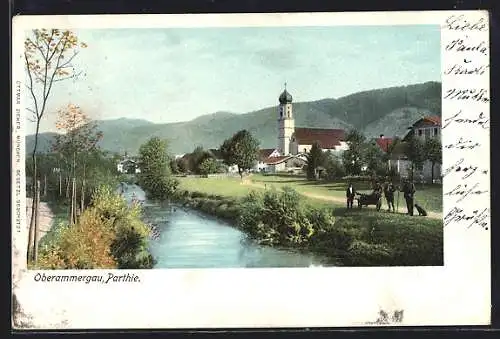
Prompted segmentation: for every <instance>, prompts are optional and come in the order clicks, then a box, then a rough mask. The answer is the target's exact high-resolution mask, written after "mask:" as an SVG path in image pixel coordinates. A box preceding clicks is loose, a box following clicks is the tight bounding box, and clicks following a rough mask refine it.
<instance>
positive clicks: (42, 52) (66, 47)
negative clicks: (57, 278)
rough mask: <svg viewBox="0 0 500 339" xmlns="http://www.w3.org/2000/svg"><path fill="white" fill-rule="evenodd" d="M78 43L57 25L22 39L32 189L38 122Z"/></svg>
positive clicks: (31, 253) (68, 72) (68, 74)
mask: <svg viewBox="0 0 500 339" xmlns="http://www.w3.org/2000/svg"><path fill="white" fill-rule="evenodd" d="M80 47H81V48H85V47H87V45H86V44H85V43H80V42H79V41H78V38H77V36H76V35H75V34H74V33H73V32H71V31H68V30H66V31H61V30H59V29H51V30H46V29H35V30H32V31H30V32H29V33H28V34H27V36H26V39H25V41H24V60H25V65H24V66H25V70H26V73H27V77H28V79H27V81H26V82H25V83H26V87H27V88H28V93H29V96H30V99H31V107H26V109H27V110H28V111H29V112H30V113H31V117H29V118H28V120H30V121H31V122H34V123H35V124H36V127H35V140H34V145H33V150H32V154H31V158H32V160H33V162H32V174H33V176H32V178H33V184H32V190H33V192H34V191H35V183H36V182H37V181H36V178H37V177H38V171H37V161H36V160H37V146H38V137H39V132H40V123H41V120H42V118H43V116H44V114H45V111H46V108H47V102H48V99H49V96H50V94H51V91H52V87H53V84H54V83H55V82H58V81H63V80H66V79H70V78H74V77H76V76H77V74H76V73H75V71H74V70H75V68H74V67H73V65H72V64H71V61H72V60H73V58H74V57H75V56H76V55H77V53H78V49H79V48H80ZM70 51H72V52H73V55H72V56H70V57H69V58H68V57H67V55H68V53H69V52H70ZM36 209H37V204H33V205H32V209H31V222H30V226H29V232H28V233H29V237H28V259H30V258H32V259H36V257H37V253H36V252H37V250H36V248H37V246H36V244H35V242H34V241H35V240H34V238H33V234H37V233H38V225H37V224H36V222H35V220H36V218H35V217H34V216H35V213H36ZM32 248H33V249H32Z"/></svg>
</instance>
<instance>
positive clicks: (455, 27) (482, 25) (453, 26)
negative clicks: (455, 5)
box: [446, 14, 488, 32]
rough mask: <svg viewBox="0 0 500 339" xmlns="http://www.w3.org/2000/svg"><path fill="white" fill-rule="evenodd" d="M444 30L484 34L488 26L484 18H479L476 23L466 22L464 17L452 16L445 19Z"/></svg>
mask: <svg viewBox="0 0 500 339" xmlns="http://www.w3.org/2000/svg"><path fill="white" fill-rule="evenodd" d="M446 28H447V29H449V30H452V31H462V32H464V31H478V32H484V31H486V30H487V28H488V24H487V23H486V21H485V20H484V18H479V20H476V21H470V20H467V18H466V17H465V15H463V14H461V15H458V16H457V15H452V16H450V17H449V18H447V19H446Z"/></svg>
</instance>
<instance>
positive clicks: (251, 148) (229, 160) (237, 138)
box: [220, 130, 259, 178]
mask: <svg viewBox="0 0 500 339" xmlns="http://www.w3.org/2000/svg"><path fill="white" fill-rule="evenodd" d="M220 151H221V153H222V157H223V159H224V163H225V164H226V165H228V166H231V165H237V166H238V173H239V174H240V177H242V178H243V171H245V170H249V169H251V168H252V167H253V166H254V165H255V162H256V161H257V158H258V153H259V141H258V140H257V139H256V138H254V137H253V136H252V134H250V132H249V131H247V130H241V131H239V132H237V133H236V134H234V135H233V136H232V137H231V138H229V139H227V140H225V141H224V143H223V144H222V146H221V147H220Z"/></svg>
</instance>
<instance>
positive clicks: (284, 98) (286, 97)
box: [278, 89, 292, 104]
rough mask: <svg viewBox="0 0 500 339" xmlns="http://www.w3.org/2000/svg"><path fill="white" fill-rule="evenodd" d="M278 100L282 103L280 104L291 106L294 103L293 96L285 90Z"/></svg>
mask: <svg viewBox="0 0 500 339" xmlns="http://www.w3.org/2000/svg"><path fill="white" fill-rule="evenodd" d="M278 100H279V101H280V104H290V103H292V95H291V94H290V93H288V92H287V90H286V89H285V90H284V91H283V93H281V95H280V97H279V99H278Z"/></svg>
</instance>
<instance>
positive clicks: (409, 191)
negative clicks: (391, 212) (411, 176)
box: [403, 179, 415, 215]
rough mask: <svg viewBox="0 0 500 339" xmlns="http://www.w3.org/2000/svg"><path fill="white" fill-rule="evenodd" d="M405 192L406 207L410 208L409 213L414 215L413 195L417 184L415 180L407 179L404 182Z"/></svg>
mask: <svg viewBox="0 0 500 339" xmlns="http://www.w3.org/2000/svg"><path fill="white" fill-rule="evenodd" d="M403 194H404V198H405V200H406V208H407V209H408V214H409V215H413V203H414V199H413V196H414V195H415V185H414V184H413V182H409V181H408V180H407V179H406V180H405V181H404V184H403Z"/></svg>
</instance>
